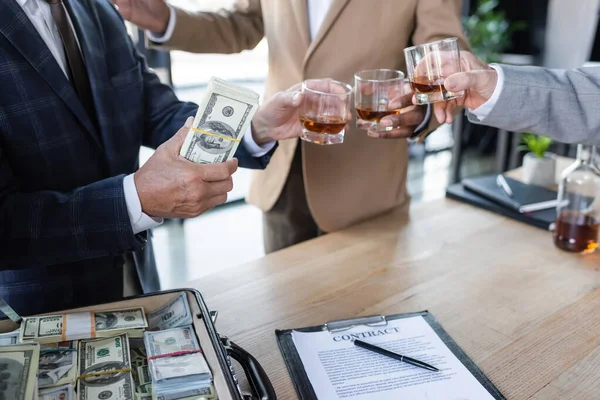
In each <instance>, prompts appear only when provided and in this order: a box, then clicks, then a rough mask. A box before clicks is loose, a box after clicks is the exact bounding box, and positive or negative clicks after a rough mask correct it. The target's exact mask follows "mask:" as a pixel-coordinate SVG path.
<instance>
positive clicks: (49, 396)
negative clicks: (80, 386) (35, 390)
mask: <svg viewBox="0 0 600 400" xmlns="http://www.w3.org/2000/svg"><path fill="white" fill-rule="evenodd" d="M73 396H74V393H73V385H72V384H68V385H63V386H56V387H52V388H48V389H40V391H39V395H38V400H72V399H73Z"/></svg>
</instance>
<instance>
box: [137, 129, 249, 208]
mask: <svg viewBox="0 0 600 400" xmlns="http://www.w3.org/2000/svg"><path fill="white" fill-rule="evenodd" d="M191 126H192V118H190V119H188V122H187V123H186V125H185V126H184V127H183V128H181V129H180V130H179V132H177V133H176V134H175V136H173V137H172V138H171V139H170V140H169V141H167V142H166V143H164V144H163V145H162V146H160V147H159V148H158V149H157V150H156V152H155V153H154V154H153V155H152V157H150V159H149V160H148V161H147V162H146V163H145V164H144V165H143V166H142V167H141V168H140V169H139V170H138V171H137V172H136V173H135V174H134V181H135V186H136V189H137V192H138V195H139V198H140V203H141V206H142V211H143V212H144V213H145V214H147V215H150V216H152V217H162V218H191V217H196V216H198V215H200V214H202V213H204V212H205V211H207V210H210V209H211V208H213V207H215V206H217V205H219V204H222V203H224V202H225V201H226V200H227V193H228V192H229V191H231V189H232V188H233V181H232V179H231V175H232V174H233V173H234V172H235V171H236V170H237V160H235V159H233V160H230V161H228V162H225V163H219V164H206V165H204V164H202V165H201V164H195V163H192V162H190V161H188V160H186V159H184V158H183V157H181V156H180V155H179V152H180V149H181V146H182V145H183V142H184V141H185V140H186V137H187V135H188V132H189V131H190V127H191Z"/></svg>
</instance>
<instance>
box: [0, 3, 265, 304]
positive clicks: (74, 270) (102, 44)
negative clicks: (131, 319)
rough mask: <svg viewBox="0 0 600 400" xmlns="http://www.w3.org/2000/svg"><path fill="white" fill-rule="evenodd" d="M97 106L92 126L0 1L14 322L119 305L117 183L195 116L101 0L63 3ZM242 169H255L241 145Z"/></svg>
mask: <svg viewBox="0 0 600 400" xmlns="http://www.w3.org/2000/svg"><path fill="white" fill-rule="evenodd" d="M69 8H70V10H69V11H70V15H71V18H72V20H73V23H74V25H75V29H76V32H77V35H78V38H79V42H80V45H81V49H82V53H83V56H84V59H85V63H86V67H87V70H88V74H89V78H90V84H91V88H92V92H93V98H94V104H95V108H96V119H97V124H96V123H94V122H92V119H91V118H90V116H89V115H87V114H86V111H85V109H84V107H83V105H82V103H81V102H80V101H79V99H78V97H77V95H76V93H75V91H74V88H73V86H72V85H71V83H70V82H69V81H68V80H67V78H66V77H65V75H64V73H63V71H62V70H61V69H60V67H59V65H58V63H57V62H56V60H55V59H54V57H53V56H52V54H51V52H50V51H49V49H48V48H47V46H46V44H45V43H44V41H43V40H42V38H41V37H40V36H39V34H38V32H37V30H36V29H35V27H34V26H33V25H32V24H31V22H30V20H29V18H28V17H27V15H26V14H25V13H24V12H23V10H22V9H21V7H20V6H19V4H18V3H17V2H16V1H15V0H2V1H0V87H1V88H2V89H1V90H0V247H1V249H0V297H2V298H4V300H6V301H7V302H8V303H9V304H10V305H12V306H13V308H14V309H15V310H16V311H17V312H19V313H22V314H32V313H39V312H44V311H53V310H60V309H64V308H67V307H69V308H70V307H74V306H79V305H82V304H84V303H88V304H91V303H100V302H105V301H112V300H116V299H118V298H120V297H121V296H122V290H123V288H122V285H123V283H122V276H123V275H122V274H123V272H122V267H123V254H124V253H125V252H130V251H139V250H141V249H143V247H144V246H145V245H146V242H147V236H146V234H145V233H144V234H138V235H134V234H133V232H132V228H131V223H130V221H129V216H128V213H127V206H126V203H125V197H124V193H123V178H124V177H125V176H126V174H130V173H132V172H134V171H135V170H136V169H137V167H138V154H139V149H140V146H141V145H145V146H149V147H152V148H156V147H157V146H159V145H160V144H161V143H163V142H165V141H166V140H167V139H169V138H170V137H171V136H172V135H173V134H174V133H175V132H176V131H177V130H178V129H180V128H181V127H182V126H183V124H184V122H185V120H186V118H187V117H189V116H193V115H195V113H196V108H197V106H196V105H194V104H191V103H183V102H180V101H178V100H177V98H176V96H175V94H174V93H173V91H172V90H171V89H170V88H169V87H168V86H165V85H163V84H161V83H160V82H159V80H158V78H157V77H156V75H155V74H154V73H152V72H151V71H150V70H148V68H147V66H146V64H145V61H144V59H143V58H142V57H141V56H140V55H139V54H138V52H137V51H136V49H135V47H134V45H133V43H132V41H131V40H130V38H129V37H128V35H127V32H126V29H125V26H124V24H123V21H122V19H121V17H120V15H119V14H118V12H117V11H116V10H115V8H114V7H113V5H112V4H111V3H110V1H109V0H70V7H69ZM236 157H237V158H238V159H239V161H240V166H242V167H246V168H264V167H265V165H266V163H267V162H268V158H269V156H265V157H262V158H252V157H251V156H250V155H249V154H248V153H247V152H246V151H245V149H244V147H243V146H240V147H239V150H238V152H237V153H236Z"/></svg>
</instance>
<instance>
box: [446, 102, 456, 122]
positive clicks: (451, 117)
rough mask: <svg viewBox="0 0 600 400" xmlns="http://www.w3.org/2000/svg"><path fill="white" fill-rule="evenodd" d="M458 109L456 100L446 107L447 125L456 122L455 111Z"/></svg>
mask: <svg viewBox="0 0 600 400" xmlns="http://www.w3.org/2000/svg"><path fill="white" fill-rule="evenodd" d="M455 108H456V100H452V101H451V102H449V103H448V105H447V106H446V123H447V124H451V123H452V121H453V120H454V109H455Z"/></svg>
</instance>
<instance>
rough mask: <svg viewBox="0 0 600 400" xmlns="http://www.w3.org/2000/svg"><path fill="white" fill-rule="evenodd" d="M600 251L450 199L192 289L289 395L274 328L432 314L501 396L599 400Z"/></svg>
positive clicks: (207, 279)
mask: <svg viewBox="0 0 600 400" xmlns="http://www.w3.org/2000/svg"><path fill="white" fill-rule="evenodd" d="M599 269H600V255H599V254H594V255H587V256H582V255H574V254H569V253H566V252H563V251H560V250H558V249H556V248H554V246H553V244H552V239H551V235H550V234H549V233H548V232H544V231H542V230H539V229H536V228H533V227H529V226H527V225H524V224H521V223H518V222H514V221H511V220H508V219H505V218H502V217H500V216H497V215H495V214H491V213H488V212H486V211H483V210H479V209H476V208H473V207H470V206H467V205H463V204H460V203H458V202H455V201H452V200H446V199H443V200H439V201H435V202H430V203H424V204H420V205H417V206H414V207H413V209H412V211H411V214H410V221H409V220H408V218H407V217H405V216H403V215H401V214H389V215H385V216H382V217H380V218H378V219H375V220H372V221H369V222H366V223H364V224H362V225H359V226H356V227H353V228H351V229H347V230H345V231H341V232H338V233H333V234H329V235H326V236H323V237H321V238H318V239H315V240H312V241H309V242H306V243H303V244H300V245H297V246H295V247H292V248H289V249H286V250H283V251H280V252H278V253H274V254H272V255H269V256H267V257H264V258H262V259H260V260H257V261H255V262H251V263H248V264H246V265H243V266H240V267H238V268H233V269H228V270H226V271H223V272H222V273H217V274H214V275H211V276H208V277H205V278H203V279H201V280H198V281H195V282H193V283H192V284H191V286H192V287H195V288H197V289H199V290H200V291H201V292H202V293H203V295H204V297H205V300H206V302H207V303H208V305H209V307H210V308H211V309H216V310H218V311H219V315H220V316H219V320H218V321H217V328H218V330H219V332H220V333H222V334H226V335H228V336H229V337H230V338H231V339H232V340H233V341H235V342H237V343H238V344H239V345H241V346H243V347H244V348H246V349H247V350H248V351H250V352H251V353H252V354H253V355H254V356H256V357H257V358H258V360H259V361H260V362H261V363H262V365H263V366H264V367H265V369H266V371H267V373H268V374H269V376H270V377H271V380H272V382H273V384H274V386H275V390H276V391H277V393H278V395H279V398H281V399H293V398H296V394H295V392H294V389H293V386H292V383H291V380H290V378H289V376H288V373H287V370H286V367H285V364H284V362H283V360H282V358H281V355H280V353H279V349H278V347H277V344H276V340H275V335H274V330H275V329H276V328H279V329H282V328H297V327H303V326H310V325H316V324H322V323H324V322H326V321H328V320H336V319H345V318H350V317H355V316H359V315H374V314H392V313H403V312H410V311H420V310H425V309H427V310H429V311H430V312H432V313H433V315H434V316H435V317H436V318H437V319H438V320H439V321H440V323H441V324H442V325H443V326H444V328H445V329H446V330H447V331H448V333H449V334H450V335H451V336H452V337H453V338H454V339H455V340H456V342H457V343H458V344H459V345H460V346H461V347H462V348H463V350H465V352H466V353H467V354H468V355H469V356H470V357H471V358H472V359H473V360H474V361H475V362H476V363H477V365H479V367H480V368H481V369H482V370H483V371H484V372H485V373H486V374H487V375H488V376H489V378H490V379H491V380H492V381H493V382H494V383H495V384H496V385H497V386H498V388H499V389H500V390H501V391H502V392H503V393H504V395H505V396H506V397H507V398H509V399H516V400H524V399H534V400H553V399H556V400H559V399H560V400H570V399H577V400H579V399H582V400H591V399H599V398H600V289H598V286H599V284H600V272H599Z"/></svg>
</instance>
